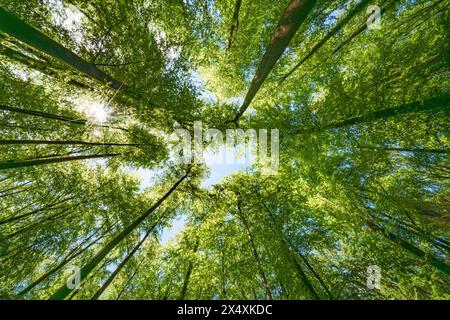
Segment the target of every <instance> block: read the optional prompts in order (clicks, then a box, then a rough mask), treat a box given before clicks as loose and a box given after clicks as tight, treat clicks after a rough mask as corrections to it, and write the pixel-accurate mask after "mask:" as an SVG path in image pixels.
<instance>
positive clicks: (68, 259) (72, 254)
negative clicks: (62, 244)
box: [19, 233, 102, 296]
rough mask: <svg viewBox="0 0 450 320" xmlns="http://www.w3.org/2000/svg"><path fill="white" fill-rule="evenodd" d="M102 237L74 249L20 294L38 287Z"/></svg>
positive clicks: (22, 294) (20, 293)
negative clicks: (77, 249) (76, 249)
mask: <svg viewBox="0 0 450 320" xmlns="http://www.w3.org/2000/svg"><path fill="white" fill-rule="evenodd" d="M94 235H95V233H94V234H92V235H91V236H90V237H89V238H88V239H87V241H89V240H90V239H91V237H92V236H94ZM101 238H102V237H98V238H97V239H95V240H94V241H92V242H91V243H90V244H88V245H87V246H85V247H84V248H82V249H81V250H79V251H78V252H75V251H74V250H72V251H71V252H70V253H69V254H68V255H67V256H66V257H65V258H64V259H63V260H62V261H61V262H60V263H59V264H58V265H57V266H55V267H54V268H52V269H50V270H49V271H47V272H46V273H44V274H43V275H42V276H40V277H39V278H37V279H36V280H35V281H33V282H32V283H30V284H29V285H28V286H27V287H26V288H25V289H23V290H22V291H20V292H19V295H21V296H24V295H25V294H27V293H28V292H29V291H30V290H31V289H33V288H34V287H36V286H37V285H38V284H40V283H41V282H42V281H44V280H45V279H47V278H48V277H50V276H51V275H53V274H55V273H56V272H58V271H59V270H61V269H62V268H63V267H64V266H65V265H67V264H68V263H69V262H71V261H72V260H73V259H75V258H76V257H78V256H79V255H81V254H82V253H84V252H85V251H86V250H87V249H89V248H90V247H92V246H93V245H95V244H96V243H97V242H98V241H99V240H100V239H101Z"/></svg>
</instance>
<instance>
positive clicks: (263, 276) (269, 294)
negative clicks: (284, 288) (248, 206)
mask: <svg viewBox="0 0 450 320" xmlns="http://www.w3.org/2000/svg"><path fill="white" fill-rule="evenodd" d="M237 207H238V214H239V217H240V219H241V221H242V224H243V225H244V228H245V231H246V232H247V237H248V241H249V242H250V246H251V248H252V255H253V258H254V259H255V261H256V265H257V266H258V270H259V274H260V275H261V279H262V281H263V284H264V289H265V290H266V294H267V298H268V299H269V300H273V297H272V292H271V290H270V286H269V283H268V281H267V277H266V273H265V272H264V268H263V266H262V263H261V258H260V256H259V254H258V250H257V249H256V244H255V240H254V239H253V235H252V232H251V231H250V227H249V225H248V222H247V220H246V219H245V217H244V215H243V213H242V209H241V203H240V200H238V203H237Z"/></svg>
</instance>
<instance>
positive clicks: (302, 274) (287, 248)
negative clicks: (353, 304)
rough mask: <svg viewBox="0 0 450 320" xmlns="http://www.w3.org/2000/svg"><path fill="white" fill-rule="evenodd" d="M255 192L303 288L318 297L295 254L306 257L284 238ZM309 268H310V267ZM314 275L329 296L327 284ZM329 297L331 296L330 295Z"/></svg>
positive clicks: (273, 218) (276, 223) (308, 265)
mask: <svg viewBox="0 0 450 320" xmlns="http://www.w3.org/2000/svg"><path fill="white" fill-rule="evenodd" d="M256 193H257V194H258V197H259V202H260V204H261V205H262V206H263V208H264V210H265V211H266V213H267V214H268V216H269V218H270V220H271V221H272V225H273V227H274V229H273V232H274V233H275V235H276V236H278V237H279V239H280V242H281V244H282V248H283V250H284V251H285V253H286V256H288V257H289V258H290V259H291V262H292V264H293V265H294V267H295V269H296V271H297V273H298V275H299V276H300V278H301V280H302V283H303V285H304V286H305V288H306V289H307V290H308V293H309V294H310V296H311V297H312V298H313V299H320V296H319V294H318V293H317V292H316V290H315V289H314V286H313V284H312V282H311V281H310V280H309V279H308V276H307V275H306V273H305V272H304V271H303V268H302V266H301V265H300V263H299V262H298V259H297V257H296V256H300V257H301V258H302V259H303V260H304V261H305V260H306V259H304V257H303V256H302V255H301V254H300V253H299V252H298V251H297V250H293V248H292V245H291V243H290V242H289V241H288V240H287V239H286V238H285V236H284V234H283V231H282V229H281V227H280V226H279V225H278V222H277V221H276V219H275V217H274V216H273V214H272V212H271V211H270V210H269V208H267V206H266V204H265V203H264V201H263V200H262V199H261V196H260V194H259V191H256ZM307 267H308V268H309V267H310V264H309V263H308V264H307ZM310 270H311V269H310ZM313 274H314V276H315V277H316V278H318V280H319V283H320V284H321V285H322V286H323V287H324V290H325V291H326V292H327V294H328V295H329V296H330V293H329V290H328V288H327V286H326V285H325V283H324V282H323V281H322V279H321V278H320V277H319V276H318V274H317V273H316V272H313ZM330 298H331V297H330Z"/></svg>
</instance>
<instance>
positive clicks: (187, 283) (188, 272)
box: [179, 239, 200, 300]
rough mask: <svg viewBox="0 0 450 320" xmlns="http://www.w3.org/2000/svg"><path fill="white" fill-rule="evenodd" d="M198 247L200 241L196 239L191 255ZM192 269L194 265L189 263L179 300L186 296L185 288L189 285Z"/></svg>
mask: <svg viewBox="0 0 450 320" xmlns="http://www.w3.org/2000/svg"><path fill="white" fill-rule="evenodd" d="M199 245H200V241H199V240H198V239H197V241H196V242H195V245H194V249H193V250H192V252H193V253H196V252H197V250H198V246H199ZM193 268H194V263H192V262H189V265H188V269H187V271H186V274H185V276H184V280H183V286H182V287H181V292H180V297H179V300H184V298H185V296H186V292H187V288H188V285H189V280H190V279H191V273H192V269H193Z"/></svg>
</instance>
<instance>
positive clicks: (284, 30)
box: [232, 0, 317, 123]
mask: <svg viewBox="0 0 450 320" xmlns="http://www.w3.org/2000/svg"><path fill="white" fill-rule="evenodd" d="M316 2H317V1H316V0H290V1H289V3H288V5H287V7H286V9H285V11H284V13H283V15H282V16H281V19H280V20H279V22H278V26H277V28H276V29H275V32H274V33H273V34H272V38H271V40H270V42H269V46H268V47H267V50H266V52H265V53H264V56H263V57H262V59H261V62H260V64H259V66H258V70H257V71H256V74H255V76H254V77H253V80H252V83H251V84H250V88H249V90H248V92H247V95H246V97H245V100H244V103H243V104H242V106H241V108H240V109H239V112H238V113H237V115H236V117H235V118H234V119H233V120H232V122H235V123H237V121H238V120H239V118H240V117H241V116H242V115H243V114H244V112H245V110H247V108H248V107H249V106H250V103H251V102H252V100H253V98H254V97H255V96H256V94H257V93H258V91H259V89H260V88H261V86H262V84H263V82H264V80H265V79H266V78H267V76H268V75H269V73H270V71H271V70H272V68H273V67H274V66H275V64H276V63H277V61H278V59H280V57H281V55H282V54H283V52H284V50H285V49H286V47H287V46H288V45H289V43H290V42H291V40H292V38H293V37H294V35H295V33H296V32H297V30H298V28H300V26H301V24H302V23H303V22H304V21H305V19H306V17H307V16H308V14H309V13H310V11H311V10H312V8H313V7H314V5H315V3H316Z"/></svg>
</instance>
